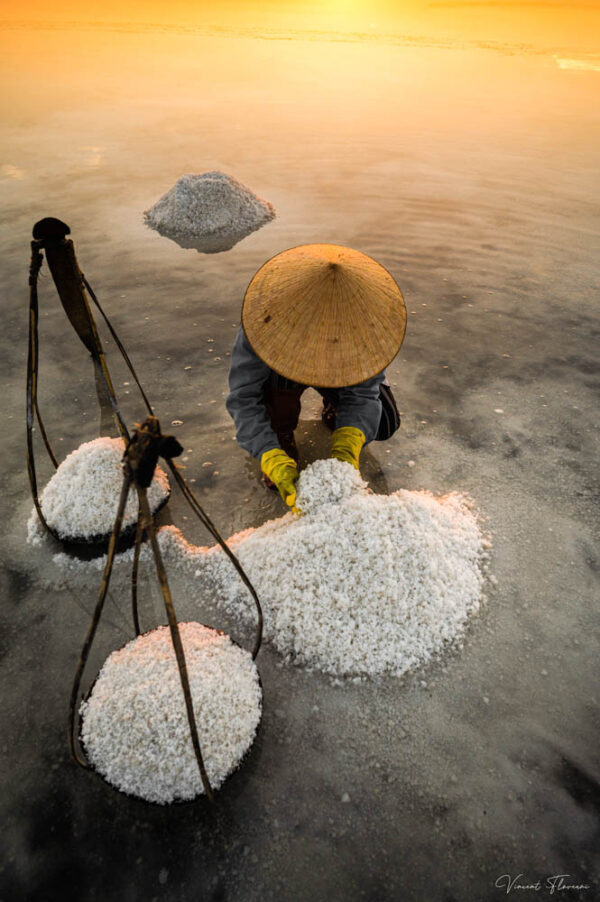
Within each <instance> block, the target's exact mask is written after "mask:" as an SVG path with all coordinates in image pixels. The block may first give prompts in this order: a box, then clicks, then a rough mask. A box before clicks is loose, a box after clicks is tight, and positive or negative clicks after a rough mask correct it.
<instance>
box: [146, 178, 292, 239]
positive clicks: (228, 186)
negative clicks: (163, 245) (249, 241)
mask: <svg viewBox="0 0 600 902" xmlns="http://www.w3.org/2000/svg"><path fill="white" fill-rule="evenodd" d="M144 217H145V220H146V223H147V224H148V225H149V226H150V227H151V228H153V229H156V230H157V231H158V232H160V234H161V235H166V236H167V237H169V238H173V239H175V240H178V241H180V243H181V239H188V240H192V241H194V239H195V240H196V242H201V241H202V240H203V239H204V240H210V239H213V240H218V241H222V242H224V245H225V244H227V242H229V246H231V245H232V244H233V243H235V242H236V241H239V240H240V239H241V238H243V237H245V236H246V235H249V234H250V233H251V232H254V231H255V230H256V229H260V228H261V226H263V225H265V224H266V223H267V222H270V221H271V220H272V219H274V217H275V209H274V207H273V205H272V204H270V203H269V202H268V201H265V200H262V198H260V197H257V195H256V194H254V193H253V192H252V191H250V189H249V188H246V187H245V186H244V185H242V184H241V182H238V181H237V179H234V178H232V177H231V176H229V175H225V173H223V172H204V173H202V174H201V175H182V176H181V178H180V179H178V180H177V182H176V183H175V185H174V186H173V187H172V188H171V189H170V191H167V193H166V194H164V195H163V196H162V197H161V198H160V200H158V201H157V202H156V203H155V204H154V206H153V207H151V208H150V209H149V210H146V212H145V213H144ZM184 246H186V245H184ZM188 246H196V245H195V244H191V245H188Z"/></svg>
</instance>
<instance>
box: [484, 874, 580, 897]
mask: <svg viewBox="0 0 600 902" xmlns="http://www.w3.org/2000/svg"><path fill="white" fill-rule="evenodd" d="M494 886H496V887H497V888H498V889H503V890H505V891H506V895H507V896H508V894H509V893H513V892H521V891H526V890H530V891H532V892H534V893H539V892H541V891H542V890H548V891H549V895H551V896H553V895H554V894H555V893H564V892H567V891H568V890H571V891H579V892H584V891H585V890H587V889H591V884H589V883H576V882H575V879H574V878H573V877H572V876H571V874H552V875H551V876H548V877H543V878H539V879H538V880H536V881H535V883H528V882H527V881H526V880H525V878H524V877H523V874H517V876H516V877H512V876H511V875H510V874H502V875H501V876H500V877H498V879H497V880H496V883H495V884H494Z"/></svg>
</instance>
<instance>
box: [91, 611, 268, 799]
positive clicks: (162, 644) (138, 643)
mask: <svg viewBox="0 0 600 902" xmlns="http://www.w3.org/2000/svg"><path fill="white" fill-rule="evenodd" d="M179 630H180V634H181V638H182V642H183V647H184V652H185V657H186V664H187V671H188V676H189V682H190V691H191V695H192V700H193V704H194V714H195V717H196V725H197V728H198V736H199V739H200V747H201V750H202V757H203V760H204V765H205V767H206V772H207V774H208V778H209V781H210V784H211V786H212V787H213V788H214V789H218V788H219V787H220V786H221V784H222V783H223V781H224V780H225V779H226V777H227V776H229V774H230V773H232V771H233V770H235V768H236V767H237V766H238V765H239V763H240V761H241V760H242V758H243V756H244V755H245V753H246V752H247V750H248V749H249V748H250V746H251V745H252V743H253V741H254V737H255V735H256V728H257V726H258V723H259V721H260V717H261V706H262V692H261V689H260V684H259V679H258V672H257V669H256V666H255V664H254V661H253V660H252V656H251V655H250V653H249V652H247V651H244V650H243V649H241V648H239V647H238V646H237V645H234V644H233V642H232V641H231V639H230V638H229V636H226V635H225V634H224V633H218V632H216V631H215V630H211V629H209V628H208V627H205V626H202V625H201V624H199V623H180V624H179ZM81 713H82V728H81V738H82V741H83V744H84V747H85V750H86V752H87V754H88V757H89V760H90V763H91V764H92V765H93V767H95V768H96V770H97V771H98V772H99V773H100V774H101V775H102V776H103V777H104V778H105V779H106V780H108V782H109V783H111V784H112V785H113V786H116V787H117V789H120V790H122V791H123V792H126V793H129V794H131V795H135V796H139V797H140V798H143V799H146V800H147V801H149V802H158V803H160V804H166V803H168V802H173V801H175V800H176V799H193V798H194V797H195V796H197V795H201V794H202V793H203V792H204V789H203V786H202V781H201V777H200V771H199V769H198V764H197V762H196V757H195V755H194V750H193V747H192V740H191V737H190V730H189V725H188V719H187V714H186V709H185V701H184V696H183V690H182V688H181V682H180V678H179V671H178V669H177V661H176V658H175V652H174V651H173V646H172V643H171V636H170V631H169V628H168V627H160V628H159V629H156V630H152V632H150V633H146V634H145V635H144V636H139V637H138V638H137V639H134V640H133V641H132V642H129V643H128V644H127V645H126V646H125V647H124V648H122V649H120V650H119V651H115V652H113V654H111V655H110V657H109V658H108V659H107V660H106V662H105V664H104V666H103V668H102V670H101V671H100V674H99V676H98V679H97V681H96V683H95V685H94V689H93V691H92V694H91V695H90V698H89V700H88V701H87V702H83V703H82V705H81Z"/></svg>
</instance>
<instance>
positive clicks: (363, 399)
mask: <svg viewBox="0 0 600 902" xmlns="http://www.w3.org/2000/svg"><path fill="white" fill-rule="evenodd" d="M384 380H385V371H384V372H382V373H379V374H378V375H377V376H373V378H372V379H367V380H366V381H365V382H359V384H358V385H351V386H349V387H348V388H340V389H339V395H338V403H337V412H336V418H335V425H336V427H337V428H340V427H342V426H354V427H355V428H356V429H361V430H362V431H363V432H364V434H365V444H368V443H369V442H372V441H373V439H374V438H375V436H376V435H377V430H378V428H379V421H380V419H381V401H380V399H379V386H380V385H381V383H382V382H383V381H384Z"/></svg>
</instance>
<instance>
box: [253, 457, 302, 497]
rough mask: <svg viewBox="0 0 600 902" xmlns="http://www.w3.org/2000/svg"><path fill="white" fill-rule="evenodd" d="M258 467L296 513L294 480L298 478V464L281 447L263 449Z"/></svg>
mask: <svg viewBox="0 0 600 902" xmlns="http://www.w3.org/2000/svg"><path fill="white" fill-rule="evenodd" d="M260 468H261V470H262V471H263V473H264V474H265V476H267V477H268V478H269V479H270V480H271V482H274V483H275V485H276V486H277V489H278V490H279V494H280V495H281V497H282V498H283V500H284V501H285V503H286V504H287V506H288V507H291V509H292V510H293V511H294V513H298V512H297V510H296V507H295V504H296V480H297V479H298V464H297V463H296V461H295V460H293V458H291V457H289V456H288V455H287V454H286V453H285V451H282V450H281V448H273V449H272V450H271V451H265V453H264V454H263V455H262V457H261V459H260Z"/></svg>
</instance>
